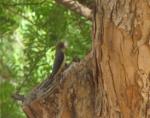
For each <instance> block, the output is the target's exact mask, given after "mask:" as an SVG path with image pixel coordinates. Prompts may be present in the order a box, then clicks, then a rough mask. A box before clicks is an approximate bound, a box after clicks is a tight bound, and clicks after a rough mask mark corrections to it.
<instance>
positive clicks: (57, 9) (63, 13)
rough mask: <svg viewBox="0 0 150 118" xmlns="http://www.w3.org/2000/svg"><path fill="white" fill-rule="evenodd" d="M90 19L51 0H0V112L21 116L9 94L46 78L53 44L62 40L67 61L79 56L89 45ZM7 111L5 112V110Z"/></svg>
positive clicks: (7, 117)
mask: <svg viewBox="0 0 150 118" xmlns="http://www.w3.org/2000/svg"><path fill="white" fill-rule="evenodd" d="M90 27H91V22H90V21H87V20H86V19H84V18H83V17H80V16H78V15H76V14H75V13H72V12H71V11H69V10H67V9H66V8H64V7H63V6H61V5H58V4H56V3H55V2H54V1H52V0H47V1H45V0H43V1H40V0H19V1H16V0H9V1H8V0H2V1H0V57H1V58H0V80H1V82H0V88H2V89H0V115H1V116H2V118H23V117H25V115H24V114H23V113H22V112H21V108H20V107H19V104H18V103H16V102H14V101H13V99H12V98H11V95H12V94H13V93H14V92H15V91H16V89H20V88H21V89H20V92H21V93H22V94H26V93H27V92H29V91H30V90H31V89H32V88H33V87H34V86H36V85H37V84H39V83H40V82H41V81H43V80H44V79H46V77H47V76H48V75H49V74H50V72H51V69H52V64H53V60H54V54H55V45H56V43H57V42H58V41H60V40H61V41H65V42H67V43H68V45H69V47H68V49H67V53H66V55H67V62H68V63H71V62H72V60H73V58H74V57H78V58H80V59H82V58H83V57H84V56H85V55H86V54H87V53H88V52H89V51H90V48H91V36H90V34H91V29H90ZM8 110H9V111H8Z"/></svg>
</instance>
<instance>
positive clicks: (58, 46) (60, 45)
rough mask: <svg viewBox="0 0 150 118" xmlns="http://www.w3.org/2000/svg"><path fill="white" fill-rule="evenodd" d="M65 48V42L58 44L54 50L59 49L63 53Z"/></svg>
mask: <svg viewBox="0 0 150 118" xmlns="http://www.w3.org/2000/svg"><path fill="white" fill-rule="evenodd" d="M66 48H67V43H65V42H59V43H58V44H57V46H56V49H60V50H62V51H65V49H66Z"/></svg>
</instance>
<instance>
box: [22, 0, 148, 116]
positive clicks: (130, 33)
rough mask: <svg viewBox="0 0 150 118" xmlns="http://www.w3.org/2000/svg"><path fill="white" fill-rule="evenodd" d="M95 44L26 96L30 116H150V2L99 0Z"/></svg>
mask: <svg viewBox="0 0 150 118" xmlns="http://www.w3.org/2000/svg"><path fill="white" fill-rule="evenodd" d="M92 45H93V47H92V51H91V53H90V54H89V55H88V56H86V57H85V59H84V60H82V61H81V62H79V63H73V64H72V65H71V66H70V67H69V68H67V69H66V70H65V71H64V72H63V73H62V74H61V75H59V76H57V77H55V78H54V79H55V80H54V81H53V82H52V83H51V85H50V88H49V89H47V90H46V92H45V91H41V90H40V89H39V87H37V88H35V89H34V90H33V91H32V92H31V93H30V94H29V95H28V96H27V97H26V99H25V101H24V104H23V109H24V111H25V113H26V114H27V115H28V117H29V118H150V1H149V0H96V6H95V10H94V16H93V44H92Z"/></svg>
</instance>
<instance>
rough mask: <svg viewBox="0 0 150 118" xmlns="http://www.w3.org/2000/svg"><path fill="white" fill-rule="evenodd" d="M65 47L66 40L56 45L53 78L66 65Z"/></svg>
mask: <svg viewBox="0 0 150 118" xmlns="http://www.w3.org/2000/svg"><path fill="white" fill-rule="evenodd" d="M65 49H66V45H65V43H64V42H59V43H58V44H57V45H56V52H55V59H54V64H53V68H52V73H51V75H50V77H51V78H53V77H54V76H55V75H56V74H59V73H60V72H61V70H62V68H63V67H64V65H65Z"/></svg>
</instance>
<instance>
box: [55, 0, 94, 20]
mask: <svg viewBox="0 0 150 118" xmlns="http://www.w3.org/2000/svg"><path fill="white" fill-rule="evenodd" d="M56 2H58V3H60V4H62V5H64V6H66V7H67V8H69V9H71V10H72V11H74V12H76V13H78V14H80V15H81V16H84V17H85V18H87V19H89V20H92V10H91V9H89V8H88V7H86V6H84V5H82V4H80V3H79V2H78V1H74V0H56Z"/></svg>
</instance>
